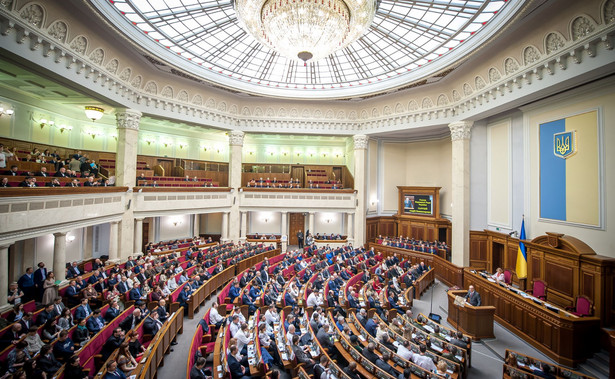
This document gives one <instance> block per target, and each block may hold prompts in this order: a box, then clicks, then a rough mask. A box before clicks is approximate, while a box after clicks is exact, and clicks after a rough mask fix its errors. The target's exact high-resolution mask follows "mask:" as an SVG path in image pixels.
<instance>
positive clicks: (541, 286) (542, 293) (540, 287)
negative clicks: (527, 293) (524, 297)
mask: <svg viewBox="0 0 615 379" xmlns="http://www.w3.org/2000/svg"><path fill="white" fill-rule="evenodd" d="M532 294H533V295H534V296H536V297H537V298H539V299H546V298H547V284H546V283H545V282H543V281H542V280H540V279H534V285H533V287H532Z"/></svg>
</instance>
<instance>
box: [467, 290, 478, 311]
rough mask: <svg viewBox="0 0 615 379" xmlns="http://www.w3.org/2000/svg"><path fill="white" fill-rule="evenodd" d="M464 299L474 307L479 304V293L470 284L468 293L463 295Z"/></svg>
mask: <svg viewBox="0 0 615 379" xmlns="http://www.w3.org/2000/svg"><path fill="white" fill-rule="evenodd" d="M465 299H466V301H467V302H468V303H469V304H470V305H473V306H475V307H478V306H480V294H479V293H478V292H476V291H475V290H474V286H470V289H469V291H468V293H467V294H466V296H465Z"/></svg>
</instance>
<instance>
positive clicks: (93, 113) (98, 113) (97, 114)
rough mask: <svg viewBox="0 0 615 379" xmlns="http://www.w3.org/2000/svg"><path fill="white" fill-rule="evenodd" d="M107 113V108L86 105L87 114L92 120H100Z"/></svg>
mask: <svg viewBox="0 0 615 379" xmlns="http://www.w3.org/2000/svg"><path fill="white" fill-rule="evenodd" d="M104 114H105V110H104V109H102V108H101V107H95V106H91V105H88V106H86V107H85V116H86V117H87V118H89V119H90V120H92V121H98V120H100V119H101V118H102V116H103V115H104Z"/></svg>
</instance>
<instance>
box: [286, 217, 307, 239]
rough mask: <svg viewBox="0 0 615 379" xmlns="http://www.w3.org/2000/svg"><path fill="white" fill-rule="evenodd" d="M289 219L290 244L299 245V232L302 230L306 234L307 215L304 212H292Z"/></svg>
mask: <svg viewBox="0 0 615 379" xmlns="http://www.w3.org/2000/svg"><path fill="white" fill-rule="evenodd" d="M288 219H289V223H288V244H289V245H298V244H299V240H298V239H297V233H298V232H299V231H300V230H301V231H302V232H303V235H304V236H305V228H304V227H305V216H304V215H303V213H290V214H289V217H288ZM304 242H305V240H304Z"/></svg>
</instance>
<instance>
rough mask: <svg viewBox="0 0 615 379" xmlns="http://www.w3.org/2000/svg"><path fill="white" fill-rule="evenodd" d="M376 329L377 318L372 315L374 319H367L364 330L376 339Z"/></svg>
mask: <svg viewBox="0 0 615 379" xmlns="http://www.w3.org/2000/svg"><path fill="white" fill-rule="evenodd" d="M377 327H378V316H376V315H375V314H374V317H372V318H369V319H367V322H366V323H365V330H367V332H368V333H369V334H371V335H372V336H373V337H376V329H377Z"/></svg>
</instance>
